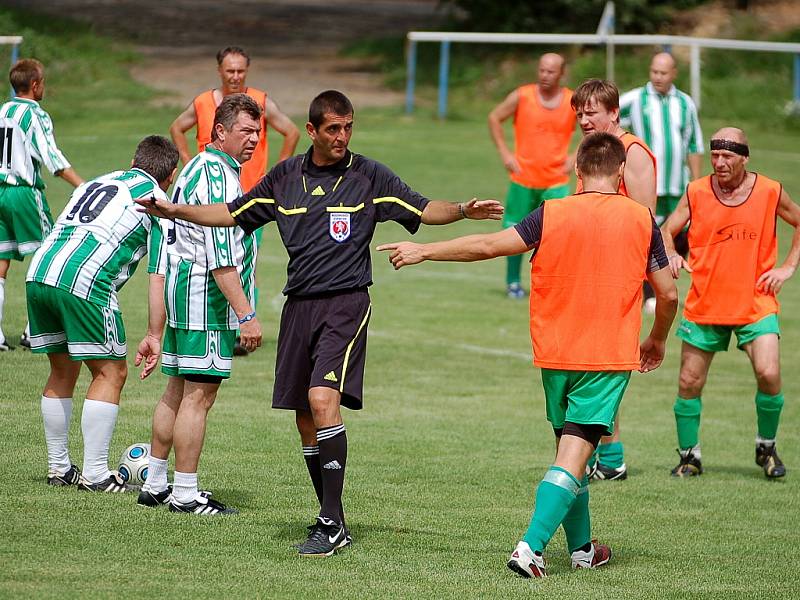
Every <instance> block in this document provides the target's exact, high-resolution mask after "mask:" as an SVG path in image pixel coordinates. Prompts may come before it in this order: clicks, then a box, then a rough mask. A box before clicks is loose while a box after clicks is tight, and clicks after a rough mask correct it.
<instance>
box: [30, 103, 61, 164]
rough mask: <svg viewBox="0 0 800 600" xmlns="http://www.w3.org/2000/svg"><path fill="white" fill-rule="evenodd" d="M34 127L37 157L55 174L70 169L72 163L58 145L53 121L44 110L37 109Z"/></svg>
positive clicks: (33, 122)
mask: <svg viewBox="0 0 800 600" xmlns="http://www.w3.org/2000/svg"><path fill="white" fill-rule="evenodd" d="M31 126H32V129H33V135H32V140H33V146H34V148H35V151H37V152H38V154H39V156H38V157H37V158H38V159H39V160H40V161H41V163H42V164H43V165H44V166H45V167H47V170H48V171H50V172H51V173H53V174H56V173H58V172H59V171H63V170H64V169H68V168H69V167H70V166H71V165H70V164H69V161H68V160H67V159H66V157H65V156H64V155H63V154H62V152H61V150H59V149H58V146H57V145H56V138H55V136H54V135H53V122H52V121H51V120H50V115H48V114H47V113H46V112H44V111H43V110H37V111H36V112H35V115H34V118H33V120H32V123H31Z"/></svg>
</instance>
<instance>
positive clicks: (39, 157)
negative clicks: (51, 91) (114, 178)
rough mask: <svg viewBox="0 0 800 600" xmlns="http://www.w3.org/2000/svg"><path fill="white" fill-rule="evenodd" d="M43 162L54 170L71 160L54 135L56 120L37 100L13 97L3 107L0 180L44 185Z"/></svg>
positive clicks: (61, 169) (6, 182)
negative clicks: (65, 154) (62, 150)
mask: <svg viewBox="0 0 800 600" xmlns="http://www.w3.org/2000/svg"><path fill="white" fill-rule="evenodd" d="M42 165H44V166H45V167H47V169H48V170H49V171H50V172H51V173H56V172H58V171H63V170H64V169H67V168H69V166H70V164H69V162H68V161H67V159H66V158H65V157H64V155H63V154H62V153H61V150H59V149H58V146H56V139H55V137H53V121H52V120H51V119H50V115H48V114H47V112H45V111H44V110H43V109H42V108H41V107H40V106H39V103H38V102H36V101H35V100H28V99H27V98H14V99H13V100H10V101H9V102H6V103H5V104H3V106H2V107H0V183H5V184H6V185H28V186H31V187H35V188H37V189H40V190H43V189H44V180H43V179H42V173H41V171H42Z"/></svg>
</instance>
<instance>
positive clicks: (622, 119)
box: [619, 89, 639, 129]
mask: <svg viewBox="0 0 800 600" xmlns="http://www.w3.org/2000/svg"><path fill="white" fill-rule="evenodd" d="M638 91H639V90H638V89H635V90H631V91H630V92H627V93H625V94H623V95H622V97H621V98H620V99H619V125H620V127H622V128H623V129H630V128H631V127H632V126H633V104H634V99H635V97H636V94H637V93H638Z"/></svg>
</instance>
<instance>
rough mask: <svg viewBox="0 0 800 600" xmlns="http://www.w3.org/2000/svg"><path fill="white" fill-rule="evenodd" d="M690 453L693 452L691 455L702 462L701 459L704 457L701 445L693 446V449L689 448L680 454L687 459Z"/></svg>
mask: <svg viewBox="0 0 800 600" xmlns="http://www.w3.org/2000/svg"><path fill="white" fill-rule="evenodd" d="M690 452H691V453H692V454H693V455H694V457H695V458H696V459H698V460H700V459H701V458H702V457H703V455H702V453H701V452H700V444H697V445H696V446H692V447H691V448H687V449H686V450H681V451H680V453H681V456H683V457H684V458H685V457H686V456H687V455H688V454H689V453H690Z"/></svg>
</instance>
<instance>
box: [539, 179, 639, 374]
mask: <svg viewBox="0 0 800 600" xmlns="http://www.w3.org/2000/svg"><path fill="white" fill-rule="evenodd" d="M652 234H653V224H652V217H651V216H650V211H649V210H647V208H645V207H644V206H642V205H641V204H638V203H637V202H635V201H634V200H631V199H630V198H628V197H626V196H622V195H620V194H601V193H598V192H586V193H583V194H576V195H574V196H568V197H566V198H563V199H560V200H548V201H547V202H545V203H544V216H543V230H542V239H541V243H540V245H539V249H538V250H537V251H536V254H535V255H534V257H533V263H532V266H531V304H530V306H531V308H530V313H531V341H532V342H533V356H534V361H533V362H534V364H535V365H537V366H539V367H543V368H546V369H566V370H573V371H630V370H633V369H638V368H639V331H640V330H641V327H642V279H644V278H645V277H646V276H647V265H648V261H649V255H650V242H651V238H652Z"/></svg>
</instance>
